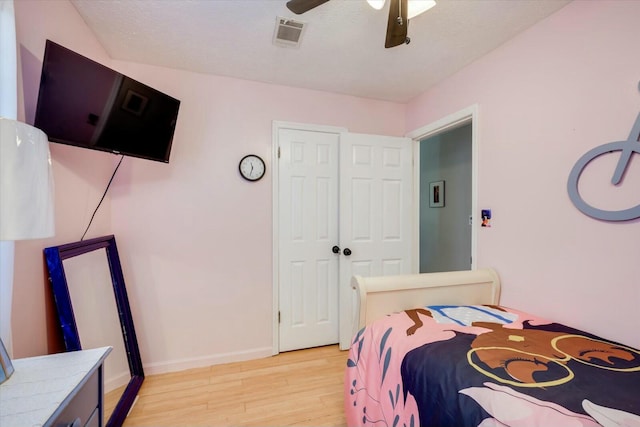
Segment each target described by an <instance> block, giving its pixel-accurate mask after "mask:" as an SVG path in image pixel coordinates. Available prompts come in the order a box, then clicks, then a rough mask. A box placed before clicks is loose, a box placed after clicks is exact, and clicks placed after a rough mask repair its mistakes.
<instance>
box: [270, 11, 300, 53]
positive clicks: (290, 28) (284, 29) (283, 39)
mask: <svg viewBox="0 0 640 427" xmlns="http://www.w3.org/2000/svg"><path fill="white" fill-rule="evenodd" d="M305 25H306V24H305V23H304V22H300V21H294V20H293V19H290V18H283V17H281V16H278V17H277V18H276V30H275V32H274V33H273V43H274V44H276V45H278V46H287V47H298V46H299V45H300V40H301V39H302V33H304V29H305Z"/></svg>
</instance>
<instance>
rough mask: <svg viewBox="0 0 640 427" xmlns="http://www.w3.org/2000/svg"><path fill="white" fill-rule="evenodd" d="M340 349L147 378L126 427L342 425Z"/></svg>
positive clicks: (343, 357) (300, 352)
mask: <svg viewBox="0 0 640 427" xmlns="http://www.w3.org/2000/svg"><path fill="white" fill-rule="evenodd" d="M346 361H347V353H346V352H343V351H340V350H339V349H338V346H337V345H334V346H326V347H318V348H313V349H305V350H298V351H291V352H286V353H281V354H279V355H277V356H274V357H268V358H264V359H258V360H251V361H246V362H238V363H229V364H224V365H216V366H211V367H207V368H198V369H190V370H186V371H182V372H172V373H168V374H161V375H152V376H149V377H147V378H145V381H144V382H143V384H142V388H141V389H140V393H139V397H138V401H137V403H136V404H135V405H134V407H133V409H132V410H131V412H130V413H129V416H128V417H127V419H126V420H125V423H124V427H143V426H157V427H162V426H171V427H181V426H193V427H199V426H262V427H266V426H294V425H295V426H343V425H345V415H344V406H343V402H344V400H343V399H344V398H343V376H344V369H345V367H346Z"/></svg>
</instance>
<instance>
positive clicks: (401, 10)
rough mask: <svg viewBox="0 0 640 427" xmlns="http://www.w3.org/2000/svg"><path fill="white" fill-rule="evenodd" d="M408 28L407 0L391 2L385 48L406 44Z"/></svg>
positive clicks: (393, 0)
mask: <svg viewBox="0 0 640 427" xmlns="http://www.w3.org/2000/svg"><path fill="white" fill-rule="evenodd" d="M292 1H293V0H292ZM408 27H409V20H408V19H407V0H391V2H390V4H389V21H387V37H386V39H385V42H384V47H386V48H389V47H394V46H399V45H401V44H404V43H406V41H407V28H408Z"/></svg>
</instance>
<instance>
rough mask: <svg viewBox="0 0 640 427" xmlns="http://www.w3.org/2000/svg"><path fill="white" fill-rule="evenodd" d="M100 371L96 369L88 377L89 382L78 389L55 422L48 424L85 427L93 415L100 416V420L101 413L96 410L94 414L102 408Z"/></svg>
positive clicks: (61, 426) (59, 426) (57, 426)
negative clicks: (100, 406) (99, 404)
mask: <svg viewBox="0 0 640 427" xmlns="http://www.w3.org/2000/svg"><path fill="white" fill-rule="evenodd" d="M99 373H100V370H97V371H95V372H94V373H93V374H92V375H91V376H90V377H89V378H88V380H87V382H86V383H85V384H84V385H83V386H82V387H81V388H80V389H79V390H77V392H76V395H75V396H74V397H73V398H72V399H71V401H70V402H69V403H68V404H67V406H66V407H65V408H64V409H63V410H62V412H61V413H60V415H59V416H58V417H57V418H56V419H55V420H54V421H53V423H47V425H51V426H52V427H63V426H64V427H67V426H73V427H84V426H85V425H87V423H88V422H89V420H90V419H91V417H92V415H95V416H98V417H97V420H99V413H97V412H96V413H95V414H94V411H96V410H99V409H100V408H99V406H98V403H99V399H100V395H101V390H100V381H99V376H98V375H99ZM92 421H95V420H92ZM74 422H75V424H74ZM98 424H99V423H95V424H94V425H98Z"/></svg>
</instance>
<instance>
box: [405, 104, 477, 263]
mask: <svg viewBox="0 0 640 427" xmlns="http://www.w3.org/2000/svg"><path fill="white" fill-rule="evenodd" d="M477 115H478V106H477V105H474V106H471V107H468V108H465V109H464V110H461V111H458V112H456V113H453V114H451V115H449V116H446V117H444V118H442V119H440V120H438V121H436V122H434V123H431V124H429V125H426V126H424V127H422V128H419V129H417V130H415V131H413V132H411V133H409V134H408V135H407V136H408V137H410V138H412V139H413V141H414V161H415V171H414V183H415V185H414V188H415V192H414V199H415V200H416V201H417V202H416V207H417V208H416V209H417V210H416V213H415V215H414V218H416V221H415V224H414V232H415V235H416V236H420V237H419V239H416V241H415V244H414V252H413V253H414V259H415V260H417V261H418V264H419V272H433V271H452V270H468V269H474V268H476V265H477V264H476V251H477V230H478V221H477V218H479V216H478V215H477V212H478V202H477V183H478V155H477V153H478V131H477ZM435 197H437V198H438V200H435V199H434V198H435Z"/></svg>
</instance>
